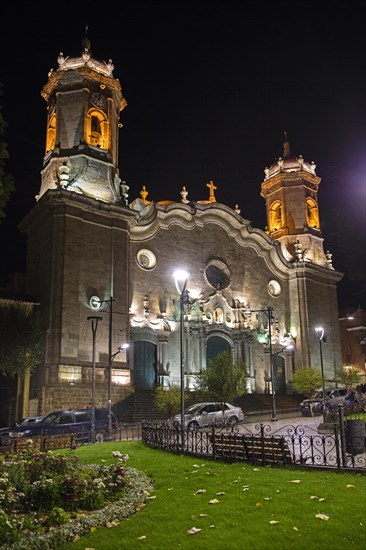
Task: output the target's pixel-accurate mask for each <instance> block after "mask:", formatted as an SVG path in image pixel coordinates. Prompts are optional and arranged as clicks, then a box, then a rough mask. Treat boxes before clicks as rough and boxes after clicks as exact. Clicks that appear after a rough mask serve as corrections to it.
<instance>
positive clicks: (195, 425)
mask: <svg viewBox="0 0 366 550" xmlns="http://www.w3.org/2000/svg"><path fill="white" fill-rule="evenodd" d="M199 427H200V426H199V424H198V422H196V421H195V420H193V421H192V422H190V423H189V424H188V426H187V430H198V428H199Z"/></svg>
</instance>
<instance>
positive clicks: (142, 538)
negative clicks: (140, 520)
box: [137, 535, 146, 540]
mask: <svg viewBox="0 0 366 550" xmlns="http://www.w3.org/2000/svg"><path fill="white" fill-rule="evenodd" d="M145 539H146V536H145V535H141V537H138V539H137V540H145Z"/></svg>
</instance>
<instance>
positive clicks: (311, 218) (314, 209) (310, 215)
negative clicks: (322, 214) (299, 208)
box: [306, 199, 320, 228]
mask: <svg viewBox="0 0 366 550" xmlns="http://www.w3.org/2000/svg"><path fill="white" fill-rule="evenodd" d="M306 223H307V224H308V227H316V228H319V227H320V224H319V211H318V205H317V204H316V202H315V200H314V199H307V201H306Z"/></svg>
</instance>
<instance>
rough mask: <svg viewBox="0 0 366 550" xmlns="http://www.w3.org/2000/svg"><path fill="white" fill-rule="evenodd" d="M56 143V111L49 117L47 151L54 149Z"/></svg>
mask: <svg viewBox="0 0 366 550" xmlns="http://www.w3.org/2000/svg"><path fill="white" fill-rule="evenodd" d="M55 145H56V113H53V114H52V115H51V116H50V117H49V119H48V126H47V138H46V153H48V151H52V150H53V149H54V148H55Z"/></svg>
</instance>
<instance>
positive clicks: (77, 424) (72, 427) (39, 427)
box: [9, 408, 119, 442]
mask: <svg viewBox="0 0 366 550" xmlns="http://www.w3.org/2000/svg"><path fill="white" fill-rule="evenodd" d="M92 413H93V409H91V408H90V409H72V410H66V411H55V412H51V413H49V414H48V415H47V416H45V417H44V419H43V420H42V421H41V422H37V423H34V424H32V425H30V424H29V425H28V426H18V427H17V428H14V429H13V430H12V431H11V432H10V434H9V435H10V437H11V438H12V439H13V440H14V439H16V438H19V437H33V436H37V435H42V436H46V435H60V434H75V439H76V441H79V442H80V441H92V440H93V439H94V440H95V441H98V442H102V441H104V440H105V439H106V438H107V436H108V413H109V411H108V409H105V408H95V431H94V438H93V434H92ZM118 427H119V423H118V421H117V420H116V417H115V416H114V414H113V413H112V432H113V433H115V432H116V431H117V429H118Z"/></svg>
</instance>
